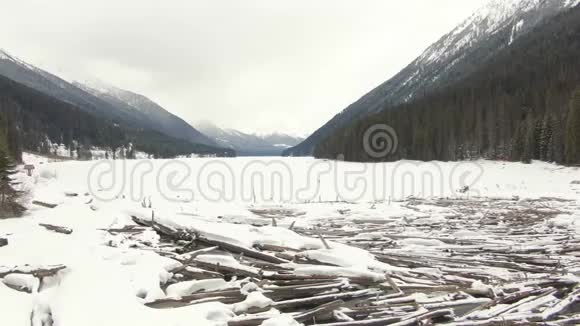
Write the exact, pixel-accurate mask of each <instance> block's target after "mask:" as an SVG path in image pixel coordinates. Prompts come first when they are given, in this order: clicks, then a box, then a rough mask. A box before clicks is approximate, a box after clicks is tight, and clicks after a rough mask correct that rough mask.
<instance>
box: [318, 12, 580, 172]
mask: <svg viewBox="0 0 580 326" xmlns="http://www.w3.org/2000/svg"><path fill="white" fill-rule="evenodd" d="M579 54H580V6H577V7H575V8H572V9H570V10H567V11H563V12H561V13H560V14H559V15H557V16H554V17H551V18H546V19H545V20H543V21H542V22H541V23H539V24H538V25H537V26H536V27H535V28H534V29H533V30H530V31H529V32H528V33H526V34H525V35H523V36H521V37H519V38H517V39H515V40H513V41H512V42H511V43H510V46H509V47H504V48H503V49H502V50H500V51H498V52H497V53H496V54H495V55H494V56H493V57H491V58H489V59H488V60H486V61H485V62H484V63H482V64H481V65H479V67H478V68H477V69H474V70H473V71H472V72H471V73H470V74H469V75H468V76H466V77H465V78H463V79H461V80H459V81H457V82H455V83H451V84H448V85H446V87H444V88H441V89H439V90H436V91H434V92H432V93H431V94H428V95H426V96H424V97H421V98H418V99H414V100H413V101H409V102H406V103H401V104H398V105H393V106H389V107H387V108H386V109H385V110H383V111H381V112H379V113H376V114H373V115H370V116H367V117H365V118H363V119H360V120H357V121H355V122H353V123H351V124H349V125H347V126H345V127H343V128H340V129H337V130H336V131H335V132H333V133H332V134H331V135H329V136H328V137H327V138H326V139H325V140H323V141H322V142H320V143H319V144H318V146H317V147H316V150H315V155H316V156H317V157H327V158H336V157H337V156H338V155H344V158H345V159H346V160H352V161H371V160H397V159H417V160H425V161H430V160H464V159H473V158H481V157H484V158H489V159H502V160H521V161H524V162H529V161H531V160H533V159H537V160H545V161H555V162H558V163H569V164H578V163H580V161H579V160H580V156H577V155H576V154H575V153H580V147H579V145H580V144H579V143H578V142H577V141H576V140H575V139H574V138H573V137H570V136H571V135H574V134H576V133H577V132H576V131H577V125H578V124H577V123H576V122H575V120H574V118H573V117H574V116H580V74H579V73H578V72H579V71H580V61H579V60H578V56H579ZM572 112H576V113H575V114H571V113H572ZM382 124H387V125H390V126H392V128H393V129H394V130H395V131H396V133H397V135H396V136H397V137H396V139H397V143H398V145H397V150H396V151H393V152H390V153H386V154H387V155H380V156H375V155H374V154H376V153H374V152H373V151H372V150H369V147H368V146H367V147H365V146H361V143H363V144H370V143H368V141H369V139H371V138H369V137H368V136H369V134H368V133H367V131H368V130H371V129H370V128H371V127H373V126H377V125H382ZM376 135H377V137H379V138H376V139H375V140H377V139H381V138H380V137H381V135H379V134H376ZM383 136H385V134H383ZM381 140H386V139H385V138H382V139H381ZM384 144H385V143H382V144H381V143H380V142H379V141H376V142H374V143H373V144H370V145H371V146H372V145H376V146H374V147H376V149H377V150H380V149H381V147H384V146H382V145H384ZM371 149H373V148H371ZM570 153H571V154H570Z"/></svg>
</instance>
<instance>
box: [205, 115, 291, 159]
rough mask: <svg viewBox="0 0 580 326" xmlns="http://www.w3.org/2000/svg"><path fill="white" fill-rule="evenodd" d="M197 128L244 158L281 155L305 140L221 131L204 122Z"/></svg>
mask: <svg viewBox="0 0 580 326" xmlns="http://www.w3.org/2000/svg"><path fill="white" fill-rule="evenodd" d="M196 128H197V129H198V130H200V131H201V132H203V133H204V134H205V135H207V136H209V137H212V138H213V139H214V140H215V141H216V143H218V145H219V146H221V147H225V148H231V149H234V150H235V151H236V153H237V154H238V155H242V156H268V155H280V154H282V151H283V150H284V149H287V148H289V147H291V146H294V145H296V144H298V143H300V142H301V141H302V140H303V138H300V137H295V136H290V135H286V134H281V133H273V134H265V135H256V134H247V133H243V132H241V131H238V130H234V129H221V128H219V127H217V126H216V125H214V124H212V123H211V122H207V121H203V122H199V123H197V124H196Z"/></svg>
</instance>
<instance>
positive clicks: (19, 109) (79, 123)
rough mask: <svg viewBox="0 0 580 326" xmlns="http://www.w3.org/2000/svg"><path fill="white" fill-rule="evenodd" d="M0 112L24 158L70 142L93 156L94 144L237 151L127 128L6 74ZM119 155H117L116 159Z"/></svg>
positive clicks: (159, 151)
mask: <svg viewBox="0 0 580 326" xmlns="http://www.w3.org/2000/svg"><path fill="white" fill-rule="evenodd" d="M0 116H1V118H2V119H1V120H2V121H3V124H4V127H5V128H6V130H7V131H6V138H7V144H8V150H9V151H10V152H11V156H12V157H13V158H15V159H16V160H19V156H20V152H21V150H28V151H33V152H39V153H41V154H52V153H51V151H52V148H51V144H64V145H65V146H66V148H67V149H69V150H70V151H71V153H72V152H76V153H77V154H79V155H78V157H80V158H83V159H90V158H91V157H90V155H91V154H90V152H89V151H88V150H89V149H90V148H91V147H92V146H95V147H99V148H103V149H105V148H107V149H110V150H111V151H112V152H114V151H115V150H117V149H119V148H121V147H126V148H129V144H132V145H133V148H132V150H128V151H127V152H126V154H125V156H126V157H127V158H131V156H132V155H133V153H134V151H135V150H137V151H142V152H146V153H150V154H152V155H153V156H154V157H160V158H169V157H175V156H178V155H187V154H191V153H197V154H216V155H219V156H232V155H234V152H233V151H231V150H227V149H221V148H215V147H211V146H207V145H202V144H193V143H190V142H188V141H185V140H180V139H175V138H171V137H169V136H165V135H163V134H161V133H159V132H157V131H153V130H146V129H135V128H129V127H125V126H124V125H121V124H119V123H117V122H115V121H110V120H106V119H104V118H100V117H95V116H93V115H91V114H89V113H86V112H84V111H82V110H80V109H78V108H77V107H75V106H74V105H72V104H69V103H66V102H62V101H60V100H58V99H55V98H53V97H50V96H48V95H45V94H43V93H40V92H38V91H36V90H34V89H31V88H29V87H26V86H24V85H21V84H18V83H16V82H14V81H12V80H10V79H7V78H4V77H2V76H0ZM111 158H114V157H111Z"/></svg>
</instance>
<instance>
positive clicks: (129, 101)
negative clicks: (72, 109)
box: [73, 81, 217, 146]
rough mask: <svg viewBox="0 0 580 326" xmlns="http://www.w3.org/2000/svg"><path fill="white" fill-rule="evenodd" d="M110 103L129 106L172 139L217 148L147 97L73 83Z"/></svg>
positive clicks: (105, 86) (101, 85)
mask: <svg viewBox="0 0 580 326" xmlns="http://www.w3.org/2000/svg"><path fill="white" fill-rule="evenodd" d="M73 84H74V85H75V86H77V87H79V88H81V89H83V90H84V91H86V92H87V93H90V94H92V95H94V96H96V97H98V98H100V99H102V100H104V101H106V102H108V103H111V104H112V105H114V106H117V107H123V106H128V107H130V108H131V110H134V111H136V112H139V114H143V115H145V116H147V117H148V119H149V120H151V121H154V122H155V128H156V129H157V130H159V131H161V132H163V133H165V134H167V135H169V136H171V137H175V138H178V139H184V140H189V141H192V142H195V143H200V144H206V145H211V146H217V143H216V142H214V141H213V140H212V139H210V138H209V137H207V136H206V135H204V134H202V133H201V132H199V131H198V130H196V129H195V128H193V127H192V126H191V125H190V124H188V123H187V122H185V121H184V120H183V119H181V118H180V117H178V116H176V115H174V114H172V113H171V112H168V111H167V110H165V109H164V108H163V107H161V106H160V105H159V104H157V103H155V102H154V101H152V100H150V99H149V98H147V97H146V96H143V95H141V94H137V93H133V92H131V91H127V90H124V89H121V88H118V87H115V86H112V85H108V84H106V83H103V82H100V81H90V82H85V83H78V82H74V83H73Z"/></svg>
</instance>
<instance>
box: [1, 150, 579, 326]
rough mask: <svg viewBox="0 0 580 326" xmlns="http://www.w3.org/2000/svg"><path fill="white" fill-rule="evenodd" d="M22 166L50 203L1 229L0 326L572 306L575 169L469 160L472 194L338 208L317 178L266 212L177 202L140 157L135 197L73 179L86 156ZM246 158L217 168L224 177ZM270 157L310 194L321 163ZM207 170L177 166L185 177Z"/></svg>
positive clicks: (197, 164)
mask: <svg viewBox="0 0 580 326" xmlns="http://www.w3.org/2000/svg"><path fill="white" fill-rule="evenodd" d="M261 159H262V160H265V162H268V160H269V159H270V158H261ZM26 160H28V161H29V162H30V163H33V164H35V165H36V167H37V169H36V170H35V172H34V174H33V176H31V177H28V176H26V175H25V174H24V173H22V174H20V175H19V176H18V177H19V178H20V180H22V182H23V187H27V189H28V190H29V192H30V194H29V198H28V201H29V202H32V201H34V200H36V201H40V202H43V203H50V204H54V205H56V206H55V207H54V208H47V207H44V206H38V205H32V204H31V205H29V212H28V214H27V215H26V216H25V217H23V218H19V219H7V220H0V238H6V239H7V242H8V244H7V245H6V246H3V247H0V278H2V282H0V307H2V311H3V312H2V313H1V314H0V324H1V325H15V326H18V325H24V324H26V325H31V316H32V325H59V326H61V325H64V326H66V325H130V324H139V325H191V324H195V325H206V324H207V325H236V323H239V324H240V325H241V324H242V323H244V322H246V323H248V325H260V324H262V322H263V323H264V325H298V324H300V323H304V324H312V322H313V319H312V318H313V316H314V317H315V319H316V320H317V321H319V322H321V323H322V324H324V323H330V322H334V323H338V322H343V323H344V322H346V321H347V320H349V319H365V320H366V319H376V320H377V321H380V320H387V319H389V318H391V320H392V321H393V322H397V321H396V320H395V319H397V318H398V322H405V321H406V322H411V321H412V320H413V318H424V319H429V318H433V319H434V320H436V321H440V322H443V321H455V323H456V324H464V325H476V324H477V322H481V323H483V322H484V321H493V320H494V318H505V320H520V321H521V320H528V321H530V322H532V321H534V322H535V321H540V320H552V321H557V320H559V319H564V318H572V317H573V316H574V315H573V314H574V313H576V314H577V313H578V311H572V312H567V310H566V309H568V308H569V305H570V304H568V305H566V304H565V303H566V300H572V301H571V302H572V303H573V302H574V300H577V298H578V293H577V292H578V290H577V289H578V283H579V282H580V281H579V278H578V276H579V275H580V265H579V264H578V262H577V260H578V255H580V239H579V232H580V223H579V222H578V219H579V218H580V206H579V203H578V201H577V200H575V199H574V198H577V197H578V191H580V185H578V184H575V183H574V182H573V181H575V180H577V179H578V178H580V174H579V173H578V172H579V170H578V169H577V168H567V167H561V166H556V165H552V164H547V163H540V162H535V163H534V164H531V165H523V164H519V163H505V162H488V161H477V162H476V163H477V165H475V166H473V165H472V166H471V167H472V168H473V169H474V170H469V171H467V172H470V171H471V173H472V174H469V173H467V175H472V176H473V175H475V174H474V173H475V172H476V170H475V169H476V168H483V170H484V174H483V175H482V176H481V178H478V179H477V180H475V181H476V182H475V183H474V184H473V185H471V186H470V187H469V190H467V191H465V192H457V189H459V187H456V185H457V184H450V185H445V186H444V187H443V188H445V190H444V193H443V195H442V196H425V197H420V196H417V194H415V196H413V197H410V198H404V199H400V200H394V199H393V200H382V201H375V200H374V198H373V194H372V191H370V192H369V194H363V195H362V196H360V198H357V200H336V198H337V195H338V192H340V191H342V190H341V189H338V188H337V187H335V185H336V183H334V184H333V182H334V181H336V176H337V174H333V173H330V174H328V175H327V176H326V177H325V176H322V177H320V178H319V179H318V180H317V181H318V182H317V183H318V184H319V185H323V186H325V185H326V188H324V187H321V189H320V191H319V193H318V194H316V196H313V198H314V200H310V201H300V200H292V199H293V198H290V200H276V198H275V197H268V196H267V195H268V192H267V191H266V192H264V198H266V199H269V200H263V201H262V200H259V199H260V198H259V196H257V195H256V194H255V193H256V191H257V190H256V189H255V188H254V186H248V185H249V184H251V183H248V184H246V187H249V188H251V189H245V190H246V192H247V193H251V192H252V191H253V192H254V195H253V196H249V197H242V196H240V197H236V198H235V200H231V201H226V200H216V201H211V200H206V199H205V198H204V197H203V196H200V194H199V193H198V194H197V195H196V196H195V194H194V196H193V200H192V201H189V200H187V199H186V197H179V196H180V194H181V192H180V191H181V190H178V191H175V189H172V188H170V187H168V188H167V189H164V188H159V187H157V186H156V184H157V183H158V182H157V180H156V179H157V176H158V174H156V173H155V171H157V170H159V169H160V167H161V166H162V165H163V164H165V163H166V162H167V161H152V166H153V170H154V172H153V173H151V174H145V180H141V181H142V185H141V186H140V187H138V188H137V189H140V191H143V193H142V194H141V196H136V194H138V193H137V192H136V193H130V189H134V188H125V189H124V191H121V194H120V195H117V196H110V197H111V198H105V197H107V196H104V197H103V198H99V196H95V194H97V192H95V191H94V189H89V186H88V185H87V182H86V180H87V175H88V174H89V171H90V169H91V167H92V166H93V165H94V164H95V162H54V163H48V162H44V163H43V164H41V161H42V158H39V157H34V156H31V155H26V156H25V161H26ZM252 160H255V159H252V158H237V159H224V160H222V162H227V163H226V164H228V166H229V167H230V168H231V170H232V171H233V175H234V176H235V178H238V176H239V175H241V174H242V172H243V171H244V167H247V166H248V163H249V162H250V163H252V162H253V161H252ZM279 160H281V162H283V163H286V164H287V165H288V166H290V167H291V169H292V171H291V174H290V177H291V178H293V181H294V183H295V184H296V185H295V187H296V188H295V189H301V188H304V187H305V186H307V185H308V180H307V179H308V177H306V176H308V175H309V174H310V173H309V171H310V170H309V168H310V167H312V166H313V165H314V164H326V163H325V162H319V161H315V160H313V159H298V158H288V159H279ZM28 161H27V163H29V162H28ZM215 161H216V160H214V159H189V160H180V162H182V163H184V164H186V165H188V166H190V167H191V169H192V170H193V171H199V170H200V169H202V168H203V163H204V162H206V163H207V162H215ZM217 161H219V160H217ZM139 162H140V161H131V162H126V163H127V164H128V165H129V167H130V168H134V167H135V166H136V165H137V164H139ZM115 164H121V162H115ZM389 164H391V167H392V164H396V163H385V165H389ZM407 166H409V167H410V168H412V169H416V166H414V165H407ZM437 166H438V167H440V168H441V170H442V171H452V170H453V169H454V167H455V165H454V163H441V162H438V163H437ZM375 167H376V165H375ZM129 171H132V170H129ZM335 171H339V174H338V175H339V176H340V177H342V176H344V175H348V173H349V172H356V171H359V175H360V176H363V177H364V178H366V180H367V181H368V182H369V184H370V182H371V181H372V178H374V176H376V174H373V173H375V172H374V171H373V170H371V169H368V170H364V171H363V172H360V171H361V166H360V165H357V164H354V163H340V164H339V166H337V167H336V170H335ZM410 171H414V172H413V173H420V172H421V171H423V172H424V171H425V170H410ZM417 171H419V172H417ZM431 171H432V170H431ZM474 171H475V172H474ZM465 175H466V173H465V171H463V172H461V173H459V176H460V177H462V176H465ZM125 177H126V178H129V177H130V176H125ZM333 178H334V179H333ZM239 179H240V180H243V178H242V177H239ZM116 180H117V182H118V181H119V179H116ZM208 180H209V179H208ZM315 180H316V179H315ZM333 180H334V181H333ZM420 180H423V179H420ZM129 181H130V182H129ZM133 181H134V180H131V179H128V181H127V179H125V178H123V183H125V182H127V185H131V184H133ZM194 181H195V180H194ZM194 181H191V180H188V182H192V183H193V182H194ZM230 181H231V180H230ZM238 181H239V180H238ZM448 181H449V180H443V182H445V183H448ZM414 182H415V181H414ZM238 183H239V182H238ZM346 184H347V185H348V184H349V183H346ZM190 186H191V188H190V189H195V187H193V186H192V185H191V184H190ZM224 189H225V188H224ZM231 189H233V190H232V191H235V190H236V189H239V188H235V187H234V188H231ZM276 189H279V188H275V187H274V188H272V189H270V191H273V190H276ZM345 189H346V190H348V189H350V188H345ZM365 189H366V188H365ZM117 191H118V189H107V190H101V191H100V192H102V193H106V194H107V195H111V194H116V193H117ZM162 191H166V192H167V193H165V194H162V193H161V192H162ZM101 195H103V194H101ZM387 197H388V196H387ZM393 197H394V196H392V197H391V198H393ZM226 199H227V198H226ZM136 222H137V224H136ZM41 224H44V226H43V225H41ZM46 225H50V226H57V227H61V228H63V229H60V231H65V232H58V231H59V230H58V229H57V230H56V231H57V232H55V230H54V228H53V230H50V229H47V227H46ZM68 230H70V233H67V232H66V231H68ZM39 268H42V269H43V273H46V274H47V275H44V274H43V275H40V274H39ZM51 269H54V271H51ZM41 274H42V273H41ZM300 284H302V285H300ZM15 289H18V290H20V291H17V290H15ZM290 289H293V290H290ZM516 294H519V295H520V297H519V300H516V299H517V298H518V297H517V296H516ZM510 296H511V297H512V300H515V301H508V300H506V298H508V297H510ZM308 298H309V299H308ZM308 300H310V301H308ZM338 301H340V302H342V303H339V302H338ZM524 301H525V302H524ZM516 304H517V305H516ZM365 307H366V308H365ZM363 308H364V309H363ZM476 308H477V309H476ZM560 308H561V309H560ZM559 309H560V310H559ZM365 314H366V315H365ZM393 318H394V319H393ZM576 318H577V316H576ZM49 320H52V324H51V323H49V322H48V321H49ZM43 321H44V324H43ZM385 323H386V321H385ZM470 323H471V324H470ZM345 325H346V324H345Z"/></svg>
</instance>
